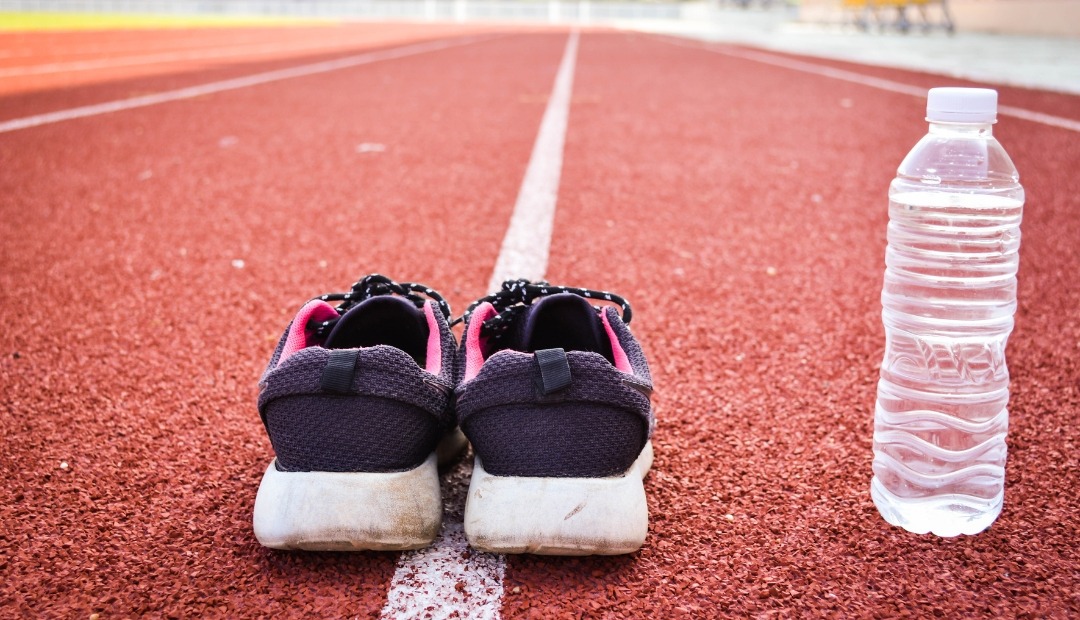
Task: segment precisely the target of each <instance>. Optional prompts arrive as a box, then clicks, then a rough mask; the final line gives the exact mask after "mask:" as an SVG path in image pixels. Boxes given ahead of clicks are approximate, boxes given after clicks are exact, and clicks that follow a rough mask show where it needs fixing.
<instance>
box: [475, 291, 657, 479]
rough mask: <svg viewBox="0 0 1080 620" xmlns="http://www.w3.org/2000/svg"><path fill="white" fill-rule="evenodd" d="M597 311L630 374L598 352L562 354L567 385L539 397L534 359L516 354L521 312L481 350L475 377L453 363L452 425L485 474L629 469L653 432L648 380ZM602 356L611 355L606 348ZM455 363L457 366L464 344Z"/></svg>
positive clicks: (614, 322) (612, 319)
mask: <svg viewBox="0 0 1080 620" xmlns="http://www.w3.org/2000/svg"><path fill="white" fill-rule="evenodd" d="M529 311H531V308H530V309H529ZM604 311H605V312H607V313H608V314H607V318H608V322H609V324H611V326H612V331H613V332H614V333H615V336H616V338H617V339H618V341H619V344H620V346H621V348H622V349H623V350H624V352H625V353H626V357H627V359H628V360H629V362H630V366H631V370H632V372H629V373H627V372H624V371H622V370H619V369H618V368H616V367H615V366H614V365H613V364H612V363H611V362H610V361H609V360H608V359H605V358H606V355H604V354H603V353H602V352H592V351H568V352H567V353H566V359H567V362H568V364H569V366H570V375H571V380H570V385H569V386H568V387H567V388H566V389H563V390H560V391H558V392H555V393H551V394H543V393H542V392H541V389H540V388H539V387H538V385H537V383H536V380H535V379H536V373H537V364H536V361H535V359H534V354H532V353H530V352H526V351H522V350H520V349H521V348H524V346H523V345H522V342H524V341H526V336H527V334H526V333H525V330H524V328H523V327H522V325H524V323H525V322H526V321H527V318H528V316H529V315H528V311H526V312H524V313H521V315H520V318H519V319H518V323H517V325H511V326H509V329H507V330H506V336H504V337H503V339H502V341H501V342H500V343H499V344H497V345H495V346H493V347H492V349H491V350H488V351H486V353H487V358H486V359H485V361H484V364H483V366H482V367H481V368H480V372H479V374H477V376H475V377H473V378H472V379H470V380H469V381H464V376H463V374H464V369H463V368H462V366H463V365H464V363H463V362H461V363H459V367H458V373H457V377H458V380H459V384H458V387H457V391H456V394H457V404H456V410H457V418H458V422H459V424H461V428H462V430H463V431H464V432H465V435H466V436H467V437H468V438H469V441H470V442H471V443H472V445H473V449H474V450H475V451H476V454H477V455H478V456H479V457H480V460H481V462H482V463H483V465H484V469H485V470H486V471H487V472H488V473H491V474H493V475H497V476H523V477H539V476H545V477H604V476H612V475H618V474H621V473H624V472H626V471H627V470H628V469H629V468H630V466H631V465H633V463H634V460H635V459H636V458H637V457H638V455H639V454H640V453H641V450H642V448H644V446H645V444H646V442H647V441H648V439H649V437H650V435H651V433H652V427H653V416H652V409H651V405H650V399H649V395H650V393H651V389H652V381H651V378H650V376H649V370H648V366H647V364H646V363H645V357H644V355H643V354H642V352H641V348H640V346H638V344H637V342H636V341H635V340H634V338H633V336H632V335H631V334H630V331H629V330H628V329H627V328H626V326H625V325H624V324H623V322H622V320H621V319H620V318H619V315H618V312H617V311H616V310H615V309H614V308H608V309H605V310H604ZM590 313H591V315H592V316H591V317H590V316H588V315H585V316H583V317H582V318H583V320H596V321H597V322H598V323H599V321H600V317H599V315H598V314H596V313H595V312H593V311H592V310H591V309H590ZM605 337H606V336H605ZM606 353H607V354H608V355H611V353H610V349H609V350H608V351H607V352H606ZM459 357H460V358H461V359H462V360H464V357H465V348H464V343H463V346H462V348H461V350H460V352H459Z"/></svg>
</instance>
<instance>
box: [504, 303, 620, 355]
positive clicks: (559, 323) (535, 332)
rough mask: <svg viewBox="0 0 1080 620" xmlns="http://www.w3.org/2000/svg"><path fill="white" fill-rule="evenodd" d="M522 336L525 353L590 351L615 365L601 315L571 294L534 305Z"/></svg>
mask: <svg viewBox="0 0 1080 620" xmlns="http://www.w3.org/2000/svg"><path fill="white" fill-rule="evenodd" d="M522 333H523V337H522V339H521V342H522V347H521V350H522V351H525V352H526V353H533V352H535V351H540V350H543V349H563V350H564V351H591V352H593V353H599V354H600V355H603V356H604V357H605V358H606V359H607V360H608V361H609V362H611V363H612V364H614V363H615V356H614V354H613V353H612V350H611V340H610V339H609V338H608V335H607V332H606V331H605V330H604V325H603V322H602V321H601V319H600V315H599V314H598V313H597V312H596V309H595V308H593V307H592V304H590V303H589V300H587V299H585V298H583V297H579V296H577V295H574V294H571V293H561V294H558V295H552V296H550V297H544V298H543V299H540V300H539V301H537V302H536V303H534V304H533V306H532V307H531V308H530V309H529V314H528V318H527V319H526V322H525V327H524V330H523V332H522ZM515 348H516V347H515Z"/></svg>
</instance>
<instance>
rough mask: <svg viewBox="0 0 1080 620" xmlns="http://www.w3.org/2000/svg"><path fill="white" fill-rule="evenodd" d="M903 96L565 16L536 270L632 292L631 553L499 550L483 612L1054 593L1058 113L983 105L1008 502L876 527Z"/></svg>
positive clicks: (709, 609) (1058, 438) (720, 608)
mask: <svg viewBox="0 0 1080 620" xmlns="http://www.w3.org/2000/svg"><path fill="white" fill-rule="evenodd" d="M804 60H805V59H804ZM624 66H632V67H634V71H633V72H626V71H619V70H618V68H619V67H624ZM882 77H887V78H889V79H893V80H897V81H904V80H906V79H908V78H909V77H911V74H910V73H908V72H900V71H897V72H883V73H882ZM1017 94H1018V95H1019V94H1021V93H1020V92H1019V91H1017ZM1040 98H1041V95H1039V94H1037V93H1036V94H1033V95H1032V96H1031V97H1029V98H1026V99H1025V98H1022V97H1017V98H1016V99H1014V101H1015V102H1016V104H1017V105H1023V106H1025V107H1032V106H1035V105H1037V100H1038V99H1040ZM1076 100H1077V99H1075V98H1074V99H1073V101H1074V102H1075V101H1076ZM845 102H846V103H845ZM924 104H925V102H924V101H920V100H918V99H916V98H915V97H911V96H909V95H903V94H897V93H889V92H882V91H877V90H874V89H870V88H867V87H865V86H861V85H857V84H852V83H845V82H837V81H835V80H830V79H826V78H824V77H818V76H810V75H806V74H801V73H798V72H793V71H790V70H785V69H782V68H779V67H770V66H765V65H761V64H759V63H752V62H748V61H746V60H742V59H737V58H731V57H725V56H720V55H716V54H711V53H707V52H702V51H696V50H692V49H685V48H678V47H674V46H670V45H668V44H666V43H661V42H659V41H655V40H651V39H649V38H647V37H643V36H637V35H627V34H618V35H590V36H585V37H583V38H582V42H581V50H580V57H579V66H578V76H577V80H576V85H575V104H574V106H573V108H572V111H571V117H570V123H571V125H570V132H569V135H568V138H567V144H566V156H565V160H564V166H565V167H564V170H563V185H562V188H561V191H560V197H559V210H558V212H557V215H556V224H555V233H554V243H553V246H552V248H551V262H550V269H549V276H550V278H549V279H550V280H551V281H552V282H559V283H567V284H577V285H582V286H593V287H602V288H606V289H609V290H613V291H616V292H619V293H623V294H625V295H626V296H627V297H629V299H630V300H631V302H632V303H634V309H635V313H634V317H635V318H634V324H633V326H632V327H633V328H634V330H635V333H636V334H637V335H638V336H639V338H641V339H642V341H643V345H644V346H645V348H646V351H647V353H648V354H649V355H650V361H651V364H652V369H653V372H654V377H655V379H656V385H657V400H656V403H657V410H658V422H659V423H658V430H657V435H656V437H655V439H654V446H655V447H656V463H655V465H654V469H653V472H652V473H651V474H650V476H649V478H647V480H646V488H647V492H648V495H649V501H650V511H651V515H652V520H651V527H650V535H649V538H648V540H647V541H646V545H645V547H644V548H643V550H642V551H641V552H640V553H639V554H638V555H637V556H634V557H628V558H586V559H565V558H559V559H553V558H543V557H529V556H515V557H512V558H510V560H509V561H508V564H507V572H506V581H505V584H504V588H505V591H506V592H507V595H506V598H505V600H504V607H503V615H504V617H507V618H517V617H536V618H562V617H582V616H586V617H612V618H614V617H716V616H732V617H747V616H758V615H764V614H770V615H771V614H777V613H779V614H780V615H787V614H796V615H801V616H830V615H838V614H839V615H845V616H865V615H885V616H893V615H898V614H901V613H903V612H904V611H905V610H906V611H909V612H914V613H915V615H928V614H931V613H935V614H943V615H946V616H963V617H974V616H978V617H987V616H990V617H993V616H998V617H1000V616H1013V615H1023V614H1025V613H1030V614H1033V615H1037V616H1041V615H1053V614H1055V613H1062V612H1063V611H1064V610H1068V609H1072V610H1074V611H1075V610H1076V606H1077V601H1076V600H1075V598H1074V597H1073V596H1072V595H1071V594H1070V592H1074V591H1075V589H1076V585H1077V580H1076V574H1077V573H1076V566H1075V560H1074V559H1071V558H1074V557H1075V551H1076V542H1075V540H1076V534H1077V531H1078V526H1080V521H1078V519H1077V517H1076V515H1077V514H1078V509H1080V502H1078V500H1077V499H1075V498H1072V497H1065V496H1062V495H1060V494H1059V493H1058V492H1057V491H1056V490H1055V489H1058V488H1071V487H1073V486H1075V485H1076V484H1077V483H1080V469H1078V468H1076V467H1073V466H1072V464H1074V463H1075V457H1074V456H1066V455H1072V454H1073V450H1072V449H1071V448H1070V446H1072V445H1073V444H1075V443H1076V442H1077V441H1078V440H1080V433H1078V432H1077V431H1076V429H1075V426H1074V425H1072V424H1071V422H1070V420H1072V419H1073V418H1074V417H1075V416H1076V414H1077V413H1078V412H1080V400H1078V398H1080V397H1078V393H1077V390H1076V387H1075V385H1074V383H1075V377H1076V376H1078V374H1080V372H1078V371H1080V368H1078V366H1080V364H1078V362H1080V352H1078V351H1080V350H1078V349H1076V348H1075V347H1074V346H1073V344H1074V343H1076V342H1080V324H1078V323H1077V322H1076V319H1075V308H1076V307H1077V304H1078V302H1080V292H1077V290H1076V288H1075V287H1071V286H1069V285H1067V284H1066V282H1065V280H1064V279H1063V278H1067V273H1068V267H1067V265H1069V264H1072V263H1074V262H1076V260H1077V258H1078V257H1077V252H1078V251H1080V223H1078V222H1077V220H1076V218H1075V217H1074V215H1075V209H1074V206H1075V199H1074V198H1073V197H1074V196H1075V195H1076V193H1077V191H1078V190H1080V186H1078V184H1077V181H1076V180H1075V175H1073V174H1071V173H1069V172H1068V170H1070V169H1075V167H1076V166H1078V165H1080V145H1078V143H1077V142H1076V140H1075V139H1074V135H1073V134H1072V133H1071V132H1069V131H1065V130H1061V129H1056V128H1052V127H1046V126H1043V125H1039V124H1035V123H1027V122H1024V121H1018V120H1014V119H1002V122H1001V123H1000V124H999V125H998V127H997V128H996V129H995V132H996V133H997V134H998V135H999V137H1000V138H1001V140H1002V141H1003V143H1004V144H1005V145H1006V147H1007V148H1008V150H1009V152H1010V153H1011V154H1012V155H1013V157H1014V159H1015V161H1016V163H1017V166H1018V168H1019V169H1020V170H1021V174H1022V176H1023V178H1022V181H1023V182H1024V184H1025V186H1026V187H1027V188H1028V203H1027V214H1026V216H1025V222H1024V245H1023V248H1022V250H1021V253H1022V258H1021V273H1020V285H1021V289H1020V310H1019V313H1018V317H1017V329H1016V331H1015V332H1014V335H1013V339H1012V341H1011V343H1010V349H1009V362H1010V368H1011V370H1012V374H1013V398H1012V401H1011V403H1010V405H1011V407H1010V408H1011V411H1012V413H1013V416H1012V417H1013V419H1012V428H1011V430H1010V438H1009V444H1010V446H1009V447H1010V460H1009V465H1008V486H1007V491H1006V506H1005V511H1004V512H1003V514H1002V516H1001V518H1000V519H999V520H998V522H997V523H996V524H995V525H994V526H993V527H992V528H991V529H990V530H989V531H987V532H986V533H983V534H981V535H979V536H977V537H969V538H961V539H954V540H942V539H934V538H932V537H916V536H912V535H909V534H906V533H904V532H901V531H899V530H896V529H894V528H891V527H889V526H888V525H887V524H886V523H885V522H884V521H883V520H882V519H881V518H880V517H879V516H878V515H877V513H876V511H875V509H874V507H873V505H872V503H871V501H870V498H869V492H868V483H869V478H870V456H871V454H870V437H871V431H872V429H871V426H872V424H871V422H872V406H873V399H874V389H875V385H876V376H877V366H878V363H879V362H880V356H881V351H882V347H883V343H884V337H883V335H882V330H881V326H880V316H879V313H880V305H879V302H878V299H877V298H878V295H879V292H880V288H881V274H882V271H883V262H882V252H883V250H884V245H885V239H884V234H885V223H886V221H887V212H886V208H885V207H886V197H885V194H886V190H887V187H888V183H889V181H890V180H891V178H892V175H893V171H894V170H895V167H896V165H897V164H898V163H899V161H900V159H901V158H902V157H903V155H904V154H905V153H906V151H907V149H908V148H910V146H911V145H912V144H914V142H915V141H916V140H918V138H919V137H921V136H922V134H923V133H924V132H925V123H924V122H923V121H922V116H923V110H922V108H923V106H924ZM883 111H888V112H887V114H885V113H883ZM1048 153H1053V154H1054V155H1053V156H1052V157H1047V154H1048ZM1070 214H1072V215H1070ZM1045 429H1053V432H1045ZM1063 458H1064V459H1065V461H1066V462H1067V463H1070V464H1069V465H1066V464H1065V463H1064V462H1061V459H1063Z"/></svg>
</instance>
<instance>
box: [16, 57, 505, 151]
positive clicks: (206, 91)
mask: <svg viewBox="0 0 1080 620" xmlns="http://www.w3.org/2000/svg"><path fill="white" fill-rule="evenodd" d="M493 38H496V37H468V38H464V39H451V40H440V41H430V42H426V43H417V44H415V45H406V46H403V47H396V48H391V49H385V50H377V51H374V52H367V53H364V54H358V55H356V56H348V57H346V58H338V59H336V60H328V61H324V62H317V63H313V64H308V65H300V66H297V67H290V68H288V69H278V70H275V71H267V72H265V73H256V74H253V75H247V76H244V77H238V78H232V79H228V80H222V81H220V82H209V83H207V84H199V85H197V86H188V87H186V88H180V89H177V90H169V91H165V92H161V93H154V94H152V95H143V96H141V97H132V98H130V99H119V100H116V101H108V102H105V103H97V104H93V105H87V106H81V107H78V108H69V109H67V110H59V111H57V112H49V113H46V114H38V115H35V116H27V117H24V118H17V119H13V120H10V121H4V122H2V123H0V133H4V132H7V131H15V130H18V129H26V128H29V127H37V126H38V125H46V124H49V123H59V122H61V121H68V120H73V119H76V118H84V117H87V116H97V115H98V114H108V113H110V112H119V111H121V110H130V109H133V108H142V107H146V106H151V105H156V104H159V103H167V102H170V101H179V100H181V99H191V98H193V97H201V96H203V95H210V94H213V93H220V92H223V91H228V90H236V89H238V88H247V87H249V86H257V85H259V84H267V83H270V82H277V81H280V80H287V79H291V78H297V77H305V76H308V75H315V74H318V73H326V72H328V71H337V70H339V69H348V68H350V67H357V66H360V65H367V64H371V63H374V62H380V61H383V60H392V59H395V58H404V57H406V56H415V55H417V54H426V53H428V52H434V51H438V50H444V49H449V48H452V47H459V46H462V45H469V44H472V43H476V42H479V41H488V40H491V39H493Z"/></svg>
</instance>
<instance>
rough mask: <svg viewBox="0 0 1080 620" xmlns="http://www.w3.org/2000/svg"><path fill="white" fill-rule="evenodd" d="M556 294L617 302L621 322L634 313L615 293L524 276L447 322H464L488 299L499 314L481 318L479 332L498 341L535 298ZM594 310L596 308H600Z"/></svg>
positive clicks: (481, 299) (626, 302)
mask: <svg viewBox="0 0 1080 620" xmlns="http://www.w3.org/2000/svg"><path fill="white" fill-rule="evenodd" d="M558 293H572V294H574V295H577V296H579V297H584V298H586V299H590V300H591V299H602V300H604V301H609V302H611V303H614V304H617V305H619V306H620V307H621V308H622V320H623V322H624V323H627V324H628V323H630V318H631V316H632V314H633V313H632V312H631V310H630V303H629V302H628V301H626V300H625V299H623V298H622V297H620V296H618V295H616V294H614V293H609V292H607V291H595V290H592V289H587V288H577V287H572V286H552V285H551V284H549V283H548V282H544V281H540V282H530V281H529V280H525V279H517V280H506V281H505V282H503V283H502V287H501V288H500V289H499V290H498V291H496V292H495V293H492V294H491V295H488V296H487V297H482V298H480V299H478V300H476V301H474V302H473V303H472V304H471V305H470V306H469V307H468V308H467V309H466V310H465V314H463V315H461V316H459V317H458V318H456V319H454V321H453V322H452V323H450V324H451V325H457V324H458V323H461V322H462V321H466V322H467V321H468V320H469V317H471V316H472V313H473V311H474V310H476V308H477V307H478V306H479V305H480V304H482V303H484V302H488V303H490V304H491V305H492V306H494V307H495V310H496V312H498V314H496V315H495V316H493V317H491V318H490V319H488V320H486V321H484V325H483V327H481V331H480V333H481V335H483V336H486V337H490V338H493V339H495V340H499V339H501V338H502V337H503V335H504V334H505V332H506V330H507V329H508V328H509V327H510V325H511V324H512V323H513V322H514V321H515V320H516V318H517V317H518V316H519V315H520V314H521V313H522V312H524V311H525V309H526V308H527V307H528V306H529V305H531V304H532V303H533V302H534V301H535V300H537V299H539V298H541V297H546V296H548V295H556V294H558ZM597 309H598V310H599V308H597Z"/></svg>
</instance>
